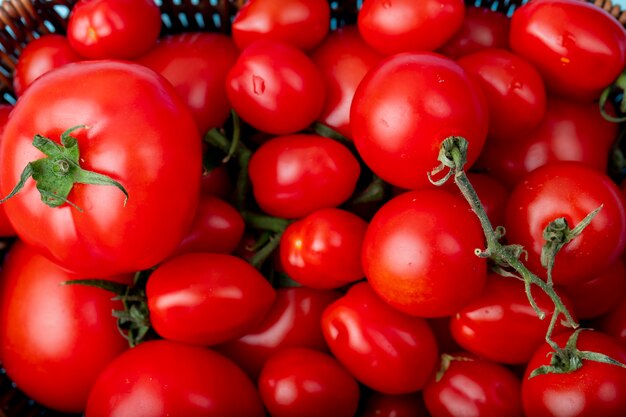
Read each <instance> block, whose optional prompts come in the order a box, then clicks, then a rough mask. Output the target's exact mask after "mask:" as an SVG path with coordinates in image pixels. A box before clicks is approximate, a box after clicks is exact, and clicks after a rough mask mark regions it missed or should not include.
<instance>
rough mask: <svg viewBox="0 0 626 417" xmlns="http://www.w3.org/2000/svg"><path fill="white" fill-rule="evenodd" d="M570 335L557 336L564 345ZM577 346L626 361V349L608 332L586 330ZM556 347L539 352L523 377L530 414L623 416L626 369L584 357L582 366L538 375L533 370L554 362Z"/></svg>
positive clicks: (556, 338) (524, 392) (523, 391)
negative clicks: (553, 352) (553, 350)
mask: <svg viewBox="0 0 626 417" xmlns="http://www.w3.org/2000/svg"><path fill="white" fill-rule="evenodd" d="M568 337H569V334H567V333H564V334H562V335H559V336H556V337H555V338H554V341H555V342H557V343H558V345H559V346H560V347H561V348H564V347H565V343H566V341H567V339H568ZM577 348H578V349H579V350H581V351H591V352H597V353H601V354H604V355H608V356H610V357H611V358H613V359H615V360H617V361H620V362H621V363H626V350H625V349H624V348H622V347H620V346H619V345H618V344H617V343H616V342H615V340H613V339H612V338H610V337H609V336H606V335H605V334H602V333H599V332H592V331H583V332H581V333H580V335H579V337H578V343H577ZM551 350H552V349H551V348H550V346H549V345H547V344H544V345H543V346H542V347H541V348H539V349H538V350H537V352H535V354H534V355H533V357H532V359H531V360H530V362H529V363H528V366H527V368H526V374H525V375H524V378H523V379H522V403H523V406H524V411H525V413H526V415H527V416H533V417H543V416H577V417H587V416H589V417H591V416H603V417H620V416H623V415H624V410H626V368H621V367H619V366H616V365H610V364H606V363H599V362H594V361H590V360H583V365H582V367H581V368H580V369H578V370H576V371H573V372H570V373H563V374H547V375H538V376H535V377H533V378H529V375H530V372H531V371H533V370H534V369H537V368H538V367H539V366H542V365H547V364H549V363H550V358H551V355H549V352H550V351H551Z"/></svg>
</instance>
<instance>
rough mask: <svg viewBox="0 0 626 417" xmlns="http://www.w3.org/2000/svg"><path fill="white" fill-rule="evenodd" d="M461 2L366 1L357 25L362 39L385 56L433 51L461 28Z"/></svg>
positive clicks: (463, 8)
mask: <svg viewBox="0 0 626 417" xmlns="http://www.w3.org/2000/svg"><path fill="white" fill-rule="evenodd" d="M464 14H465V3H464V2H463V1H462V0H422V1H412V0H393V1H390V0H368V1H367V2H364V3H363V5H362V6H361V10H360V11H359V14H358V19H357V23H358V26H359V31H360V32H361V35H362V36H363V39H365V41H366V42H367V43H369V44H370V45H372V47H374V48H376V49H377V50H379V51H381V52H382V53H385V54H395V53H398V52H407V51H434V50H435V49H437V48H439V47H440V46H442V45H443V44H444V43H445V42H447V41H448V40H449V39H450V38H451V37H452V35H454V33H455V32H456V31H457V30H458V29H459V28H460V27H461V24H462V23H463V16H464Z"/></svg>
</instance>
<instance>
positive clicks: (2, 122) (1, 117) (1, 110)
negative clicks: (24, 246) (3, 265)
mask: <svg viewBox="0 0 626 417" xmlns="http://www.w3.org/2000/svg"><path fill="white" fill-rule="evenodd" d="M12 110H13V106H12V105H10V104H0V141H1V138H2V135H3V134H4V128H5V126H6V124H7V121H8V120H9V114H11V111H12ZM0 143H1V142H0ZM4 207H5V205H4V204H0V236H2V237H8V236H15V228H14V227H13V225H12V224H11V221H10V220H9V218H8V216H7V213H6V211H5V209H4Z"/></svg>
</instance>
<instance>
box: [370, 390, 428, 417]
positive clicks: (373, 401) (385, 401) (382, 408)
mask: <svg viewBox="0 0 626 417" xmlns="http://www.w3.org/2000/svg"><path fill="white" fill-rule="evenodd" d="M427 416H428V412H427V411H426V407H425V406H424V400H423V398H422V393H421V391H419V392H412V393H409V394H399V395H389V394H381V393H380V392H375V391H374V392H372V393H371V394H369V395H368V396H367V398H366V399H365V401H364V405H363V414H361V417H427Z"/></svg>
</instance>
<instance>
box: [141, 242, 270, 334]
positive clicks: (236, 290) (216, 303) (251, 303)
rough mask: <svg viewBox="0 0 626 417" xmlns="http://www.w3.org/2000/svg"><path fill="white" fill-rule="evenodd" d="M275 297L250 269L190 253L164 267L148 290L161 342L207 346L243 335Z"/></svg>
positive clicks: (220, 257)
mask: <svg viewBox="0 0 626 417" xmlns="http://www.w3.org/2000/svg"><path fill="white" fill-rule="evenodd" d="M275 296H276V294H275V292H274V289H273V288H272V287H271V285H270V284H269V283H268V282H267V281H266V280H265V278H264V277H263V275H261V273H259V272H258V271H257V270H256V269H254V267H252V266H251V265H250V264H248V263H247V262H245V261H244V260H242V259H239V258H237V257H234V256H231V255H224V254H216V253H215V254H214V253H189V254H185V255H180V256H178V257H175V258H173V259H171V260H169V261H167V262H164V263H162V264H161V265H159V266H158V267H157V269H155V271H154V272H153V273H152V275H150V278H149V279H148V283H147V285H146V297H147V299H148V309H149V310H150V322H151V324H152V327H153V328H154V330H155V331H156V332H157V333H158V334H159V335H160V336H162V337H163V338H165V339H170V340H174V341H178V342H184V343H190V344H196V345H206V346H208V345H215V344H218V343H222V342H226V341H228V340H232V339H234V338H237V337H240V336H242V335H243V334H245V333H246V332H247V331H248V330H249V329H250V328H252V327H253V326H254V325H255V324H257V323H258V322H259V321H260V320H261V319H262V318H263V315H264V314H265V313H267V312H268V310H269V309H270V307H271V305H272V303H273V302H274V298H275Z"/></svg>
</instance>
